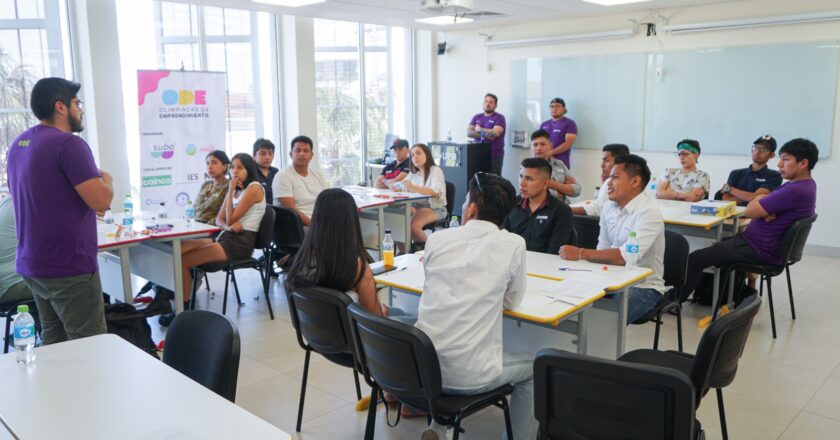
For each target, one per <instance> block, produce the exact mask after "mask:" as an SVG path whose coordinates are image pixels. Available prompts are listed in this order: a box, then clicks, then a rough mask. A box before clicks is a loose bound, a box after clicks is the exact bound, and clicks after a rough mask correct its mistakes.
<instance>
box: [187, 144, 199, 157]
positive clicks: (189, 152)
mask: <svg viewBox="0 0 840 440" xmlns="http://www.w3.org/2000/svg"><path fill="white" fill-rule="evenodd" d="M197 152H198V147H196V146H195V144H189V145H187V156H195V153H197Z"/></svg>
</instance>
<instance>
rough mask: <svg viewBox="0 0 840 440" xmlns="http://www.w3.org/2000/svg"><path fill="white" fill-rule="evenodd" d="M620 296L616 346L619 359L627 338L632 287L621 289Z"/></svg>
mask: <svg viewBox="0 0 840 440" xmlns="http://www.w3.org/2000/svg"><path fill="white" fill-rule="evenodd" d="M619 295H620V296H619V298H618V301H619V303H618V338H616V340H617V341H618V344H617V346H616V353H615V358H616V359H618V358H619V357H621V355H622V354H624V346H625V342H626V339H627V302H628V298H629V296H630V288H629V287H625V288H624V289H622V290H621V292H620V294H619Z"/></svg>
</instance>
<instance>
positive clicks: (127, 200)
mask: <svg viewBox="0 0 840 440" xmlns="http://www.w3.org/2000/svg"><path fill="white" fill-rule="evenodd" d="M125 210H128V211H131V212H134V202H132V201H131V194H126V195H125V200H123V211H125Z"/></svg>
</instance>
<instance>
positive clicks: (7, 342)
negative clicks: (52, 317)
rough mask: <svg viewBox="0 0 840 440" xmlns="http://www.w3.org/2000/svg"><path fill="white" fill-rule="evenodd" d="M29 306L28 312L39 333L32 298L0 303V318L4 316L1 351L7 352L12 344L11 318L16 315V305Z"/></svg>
mask: <svg viewBox="0 0 840 440" xmlns="http://www.w3.org/2000/svg"><path fill="white" fill-rule="evenodd" d="M22 305H27V306H29V314H31V315H32V317H33V318H34V319H35V329H36V330H37V331H38V332H39V333H40V328H41V323H40V320H39V319H38V306H37V305H36V304H35V300H34V299H24V300H21V301H11V302H6V303H3V304H0V318H6V332H5V333H4V334H3V353H4V354H5V353H8V352H9V347H10V346H11V345H12V337H11V335H12V320H13V318H14V316H15V315H17V308H18V306H22Z"/></svg>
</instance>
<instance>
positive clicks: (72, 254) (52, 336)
mask: <svg viewBox="0 0 840 440" xmlns="http://www.w3.org/2000/svg"><path fill="white" fill-rule="evenodd" d="M80 88H81V85H80V84H77V83H73V82H70V81H67V80H65V79H62V78H43V79H41V80H39V81H38V82H37V83H35V86H34V87H33V88H32V97H31V100H30V107H31V108H32V112H33V113H34V114H35V117H37V118H38V119H39V120H40V121H41V123H40V124H38V125H35V126H33V127H31V128H30V129H28V130H26V131H25V132H23V133H22V134H21V135H20V136H18V137H17V138H15V140H14V141H13V142H12V143H11V145H10V146H9V153H8V156H7V158H6V164H7V170H8V180H9V191H10V193H11V195H12V199H13V200H14V201H15V203H14V208H15V223H16V226H17V238H18V246H17V258H16V269H17V272H18V273H19V274H20V275H21V276H23V279H24V280H25V282H26V284H27V285H28V286H29V288H30V289H31V290H32V293H33V296H34V297H35V302H36V304H37V305H38V315H39V316H40V319H41V326H42V332H43V334H42V341H43V343H44V344H45V345H46V344H52V343H57V342H62V341H65V340H68V339H77V338H82V337H86V336H93V335H98V334H102V333H105V331H106V327H105V314H104V311H103V302H102V285H101V283H100V280H99V271H98V269H99V268H98V265H97V262H96V253H97V239H96V211H105V210H107V209H109V208H110V205H111V199H112V198H113V196H114V190H113V186H112V178H111V175H110V174H108V173H106V172H104V171H102V170H100V169H99V168H98V167H97V166H96V163H95V162H94V159H93V154H92V153H91V150H90V147H89V146H88V144H87V143H86V142H85V141H84V139H82V138H81V137H79V136H75V135H74V133H78V132H80V131H82V130H83V129H84V127H83V126H82V117H83V116H84V111H83V110H82V101H80V100H79V97H78V96H77V94H78V92H79V89H80Z"/></svg>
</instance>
